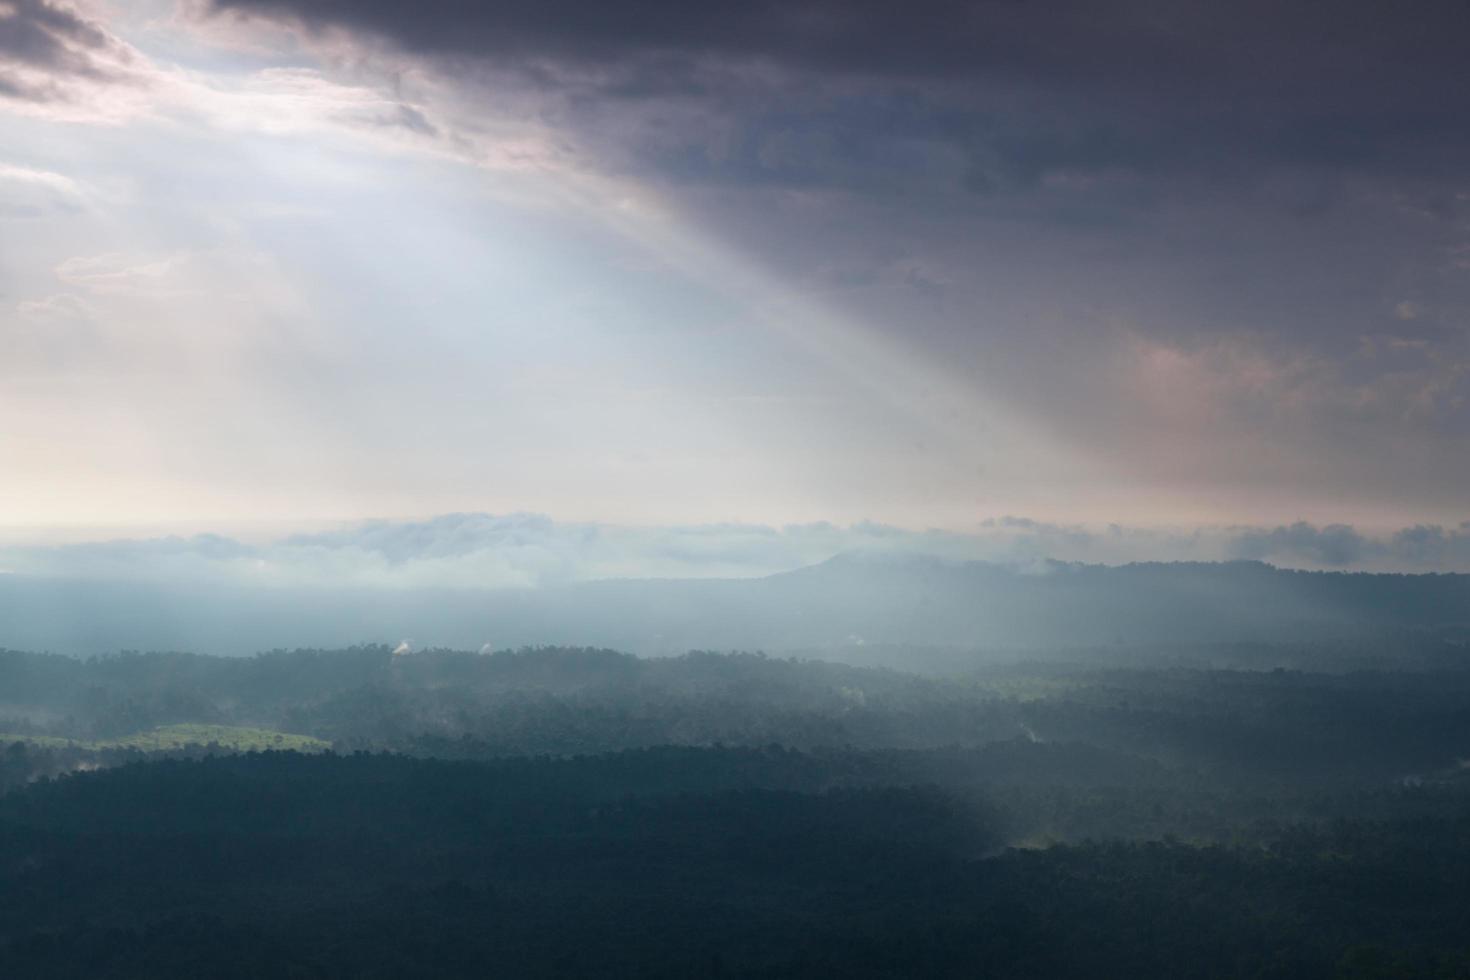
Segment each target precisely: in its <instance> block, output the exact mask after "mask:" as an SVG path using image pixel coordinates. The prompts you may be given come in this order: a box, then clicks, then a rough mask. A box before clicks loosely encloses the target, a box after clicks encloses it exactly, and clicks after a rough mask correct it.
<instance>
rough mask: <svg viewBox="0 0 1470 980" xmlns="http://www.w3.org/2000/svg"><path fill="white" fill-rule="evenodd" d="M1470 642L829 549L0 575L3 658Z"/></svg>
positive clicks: (1336, 612) (1198, 595)
mask: <svg viewBox="0 0 1470 980" xmlns="http://www.w3.org/2000/svg"><path fill="white" fill-rule="evenodd" d="M1406 630H1408V631H1428V632H1446V633H1448V634H1450V635H1455V636H1470V575H1466V574H1456V573H1435V574H1423V575H1407V574H1379V573H1364V572H1351V573H1347V572H1303V571H1292V570H1286V569H1280V568H1276V567H1274V566H1271V565H1267V564H1263V563H1260V562H1252V561H1239V562H1222V563H1204V562H1191V563H1140V564H1130V565H1117V566H1108V565H1084V564H1071V563H1063V562H1051V561H1043V562H1038V563H1036V564H1034V565H1028V566H1010V565H1000V564H992V563H987V562H951V561H947V560H943V559H938V558H929V557H923V556H919V557H912V556H903V557H891V556H884V555H881V554H843V555H838V556H836V557H834V558H832V559H830V560H828V561H825V562H822V563H820V564H817V565H812V566H808V567H805V568H801V569H797V570H795V571H791V572H784V573H780V574H777V575H771V576H767V577H764V578H754V579H627V580H602V581H596V582H587V583H580V584H576V585H567V586H558V587H549V588H542V589H502V590H493V591H474V590H459V591H449V590H417V591H388V590H380V591H373V590H367V589H358V590H354V591H347V590H327V589H300V590H286V589H264V588H261V589H250V590H245V589H225V588H221V587H218V586H210V585H199V586H196V587H192V588H188V589H183V588H164V587H161V586H151V585H146V584H137V583H126V582H84V581H75V580H57V579H50V580H44V579H38V578H24V577H20V576H4V577H0V646H8V647H12V648H25V649H51V650H56V651H59V652H66V653H78V654H89V653H98V652H106V651H110V650H117V649H119V648H133V649H179V650H194V651H198V652H205V653H249V652H253V651H256V650H261V649H270V648H273V647H296V646H309V645H319V646H331V645H343V644H348V643H353V642H361V641H383V640H391V641H393V642H397V640H399V639H400V638H402V639H408V640H410V641H411V642H412V643H414V644H416V645H419V646H430V645H432V646H448V647H455V648H460V649H479V648H480V647H481V646H482V645H483V644H486V643H490V644H492V645H494V646H497V647H504V646H519V645H523V644H526V645H537V644H567V645H587V646H606V647H614V648H617V649H623V650H630V651H635V652H639V653H671V652H682V651H684V650H689V649H764V650H767V651H773V652H778V651H788V650H803V651H812V650H817V651H820V650H829V649H839V648H843V647H855V646H863V645H873V644H888V645H920V646H932V647H964V648H975V649H998V648H1005V649H1013V650H1027V649H1042V648H1058V647H1096V646H1106V645H1160V644H1170V643H1177V644H1209V643H1296V642H1329V641H1335V640H1351V639H1356V638H1361V637H1362V636H1364V635H1365V634H1371V633H1374V632H1387V631H1406Z"/></svg>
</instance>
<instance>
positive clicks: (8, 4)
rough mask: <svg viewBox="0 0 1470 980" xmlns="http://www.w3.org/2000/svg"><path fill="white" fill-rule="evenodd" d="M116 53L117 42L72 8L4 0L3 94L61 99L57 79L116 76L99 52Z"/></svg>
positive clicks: (40, 0)
mask: <svg viewBox="0 0 1470 980" xmlns="http://www.w3.org/2000/svg"><path fill="white" fill-rule="evenodd" d="M104 53H105V54H109V55H111V56H113V57H116V56H117V55H118V54H119V52H118V49H117V45H116V42H115V41H114V39H113V38H112V37H111V36H110V35H108V33H107V32H106V31H104V30H103V29H102V28H101V27H99V26H98V25H96V24H95V23H93V22H92V21H90V20H87V19H86V18H85V17H83V16H82V15H81V14H80V13H78V12H77V11H76V10H74V9H72V8H71V7H66V6H62V5H60V4H54V3H48V2H46V0H0V95H3V96H8V97H11V98H19V99H31V100H38V101H44V100H50V99H53V98H60V97H61V96H62V93H61V92H60V91H59V90H58V88H57V87H56V84H55V82H56V80H57V79H65V78H85V79H90V80H94V81H97V80H105V79H107V78H109V77H111V76H112V72H111V71H110V70H109V69H108V68H107V67H106V65H105V63H104V62H103V61H102V60H99V58H98V57H97V56H98V55H102V54H104Z"/></svg>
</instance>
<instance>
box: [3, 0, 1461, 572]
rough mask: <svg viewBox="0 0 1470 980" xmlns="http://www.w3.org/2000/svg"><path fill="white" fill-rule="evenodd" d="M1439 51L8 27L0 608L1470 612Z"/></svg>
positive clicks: (108, 19)
mask: <svg viewBox="0 0 1470 980" xmlns="http://www.w3.org/2000/svg"><path fill="white" fill-rule="evenodd" d="M1467 36H1470V10H1467V8H1466V7H1465V6H1464V4H1462V3H1450V2H1422V3H1408V4H1401V5H1386V4H1381V3H1365V2H1359V0H1344V2H1334V3H1330V4H1329V3H1326V2H1315V0H1306V2H1300V3H1293V4H1278V3H1267V2H1264V0H1243V2H1235V3H1217V2H1189V0H1184V2H1180V0H1173V2H1162V0H1161V2H1152V0H1102V2H1096V0H1093V2H1082V0H1062V2H1059V3H1053V4H1045V5H1043V4H1023V3H1018V2H1014V0H985V2H971V3H953V2H944V0H913V2H908V3H904V4H896V3H877V2H868V0H855V2H852V0H849V2H836V0H789V2H780V3H776V2H764V0H755V2H747V3H741V4H724V3H709V4H689V3H675V2H671V0H631V2H627V3H619V4H606V3H590V2H587V0H536V2H531V0H507V2H498V3H494V4H465V3H462V2H458V0H421V2H417V3H413V4H404V3H400V2H388V0H354V2H347V0H137V2H121V0H105V2H93V0H89V2H83V3H77V4H69V3H61V2H56V3H52V2H47V0H0V419H3V422H0V544H4V545H5V546H6V547H7V548H8V549H9V551H7V552H0V571H3V570H6V569H7V568H9V569H12V570H13V569H17V568H24V569H35V568H39V567H42V566H46V563H47V562H51V563H53V564H54V563H56V562H62V560H63V558H65V560H66V561H73V560H75V561H83V559H85V561H84V564H85V562H90V561H92V560H93V558H92V557H88V556H89V555H90V553H85V554H84V553H83V552H79V551H77V550H75V549H76V548H77V547H83V546H84V545H86V544H87V543H88V542H92V541H100V540H110V539H115V538H131V539H136V540H137V541H139V542H142V544H141V545H140V547H141V546H145V545H146V547H149V548H155V549H158V548H162V549H163V550H164V551H167V549H168V548H169V547H176V546H175V545H170V544H169V542H171V541H172V542H181V543H182V544H179V545H177V547H182V548H183V549H184V550H185V551H189V552H190V553H193V552H194V551H201V550H202V552H204V553H206V554H208V555H213V556H214V558H211V559H210V560H215V559H217V558H218V557H219V552H218V549H217V548H215V545H214V544H212V542H216V541H228V542H235V543H236V544H239V546H240V547H242V548H255V547H260V548H265V549H267V550H269V551H271V553H272V554H274V553H276V551H279V550H281V549H285V552H288V553H290V554H292V555H299V554H302V553H303V552H301V551H299V550H298V551H291V550H290V549H292V548H299V546H300V541H301V540H302V539H301V535H313V534H314V535H331V534H339V535H340V534H349V535H359V536H362V535H366V536H368V538H370V539H371V540H375V541H376V540H379V539H378V538H372V535H373V534H375V533H377V530H376V529H381V527H383V526H393V527H399V528H410V529H412V528H423V527H432V528H438V529H440V530H442V529H443V527H444V526H446V525H444V524H443V523H442V522H443V521H445V520H448V521H449V523H450V524H454V522H456V521H458V522H460V523H461V524H462V523H464V522H465V521H468V522H469V524H470V525H473V526H474V527H476V528H479V529H480V530H481V531H483V530H484V528H485V527H489V526H493V527H501V526H502V525H506V526H509V525H515V524H516V523H517V522H521V524H524V523H525V522H526V521H530V522H531V525H532V526H535V527H540V528H542V529H543V531H544V530H545V529H547V528H550V529H552V530H551V531H547V532H546V533H547V534H548V535H549V536H550V538H551V539H554V540H555V541H558V542H562V544H558V545H556V548H562V547H564V546H565V542H566V541H579V540H584V539H585V538H586V535H587V534H588V533H589V531H588V529H607V535H610V536H611V537H612V538H613V539H616V540H625V541H633V540H634V539H636V540H637V541H638V542H641V543H639V544H637V545H636V546H634V545H631V544H630V545H628V546H627V547H626V548H624V549H623V550H621V551H618V552H617V555H616V557H608V555H604V554H602V553H600V552H595V551H589V552H587V553H586V554H580V553H579V556H578V557H577V559H576V561H575V562H572V565H565V564H563V565H557V564H556V563H555V562H553V563H552V565H551V566H548V567H551V568H552V569H553V571H551V572H547V571H546V570H545V568H543V566H542V565H540V564H537V563H536V562H533V563H532V565H531V566H530V568H531V570H530V571H526V570H525V569H521V570H520V571H512V572H507V573H505V576H508V577H507V578H506V580H507V581H510V580H516V581H520V580H537V581H539V580H541V579H543V578H545V577H546V576H548V575H550V576H551V577H553V578H558V577H566V576H571V577H579V576H588V575H595V574H617V573H624V572H625V573H630V574H631V573H633V572H642V573H663V572H666V571H669V570H671V569H672V570H675V571H678V570H680V569H684V570H688V569H689V568H693V567H694V566H693V565H691V564H690V563H688V562H684V561H683V559H680V560H678V561H674V562H672V563H670V562H669V561H666V560H665V557H663V556H664V551H663V550H661V549H662V548H663V545H662V544H648V542H664V541H666V540H667V539H668V538H669V537H670V535H672V536H674V537H677V538H678V539H679V540H680V541H693V542H699V541H705V542H708V541H710V540H721V541H724V540H727V537H726V535H727V534H728V532H730V529H732V528H734V529H737V530H736V532H735V533H734V539H736V543H735V544H732V545H731V547H732V548H734V549H735V550H734V551H733V552H730V553H725V552H721V557H719V558H718V559H711V560H710V561H709V562H708V563H706V564H703V565H700V567H701V568H703V569H704V570H705V571H706V572H710V573H713V572H714V571H719V572H721V573H723V572H727V571H730V570H732V569H734V570H738V569H742V568H743V569H747V570H755V569H757V568H759V569H769V570H775V569H778V568H780V567H787V566H790V565H792V564H795V563H798V562H799V561H805V560H808V559H814V560H820V558H821V557H824V556H825V555H826V554H827V553H828V552H830V551H831V550H833V549H838V548H845V547H848V546H850V545H852V544H853V543H855V542H856V543H858V544H862V543H864V542H867V543H871V541H870V539H871V538H873V537H874V535H875V534H877V535H878V536H880V537H881V536H882V535H888V536H889V538H890V539H891V538H892V537H893V536H894V535H897V536H898V537H900V538H902V539H903V540H904V541H906V542H908V544H907V545H905V547H910V546H911V547H912V548H913V549H914V550H925V549H928V550H939V551H946V549H949V551H952V552H953V553H955V554H957V555H959V554H962V555H966V556H978V557H985V556H992V555H997V554H1000V555H1033V554H1036V553H1041V552H1046V553H1050V554H1054V555H1055V556H1057V557H1064V558H1069V559H1077V560H1107V561H1112V560H1137V559H1148V558H1161V559H1169V558H1179V557H1184V558H1210V559H1213V558H1229V557H1248V558H1261V559H1264V560H1273V561H1278V562H1283V563H1288V564H1298V565H1302V566H1303V567H1383V568H1393V569H1400V568H1402V569H1413V570H1432V569H1442V570H1450V569H1462V570H1465V569H1470V547H1467V545H1466V540H1467V536H1470V524H1467V523H1466V522H1467V521H1470V400H1467V399H1470V178H1467V177H1466V175H1467V174H1470V84H1466V83H1467V81H1470V78H1467V77H1466V76H1467V74H1470V72H1467V70H1466V69H1465V68H1464V66H1463V61H1464V58H1463V51H1464V43H1463V42H1464V41H1465V39H1466V38H1467ZM441 515H460V516H459V517H454V518H443V517H442V516H441ZM465 515H468V516H467V517H466V516H465ZM488 515H501V516H499V517H491V516H488ZM507 515H512V516H507ZM527 515H529V516H527ZM543 515H544V516H543ZM436 520H438V521H440V522H441V523H435V522H436ZM367 521H387V522H390V523H389V525H383V524H363V523H362V522H367ZM538 521H539V522H544V523H542V524H537V523H536V522H538ZM486 522H489V523H488V524H486ZM507 522H509V523H508V524H507ZM1027 522H1029V523H1027ZM812 528H817V529H818V530H816V531H812V530H810V529H812ZM739 529H745V530H739ZM752 529H753V530H752ZM803 529H807V530H803ZM823 529H826V530H823ZM874 529H878V531H874ZM747 532H748V533H747ZM879 532H881V533H879ZM477 533H479V532H477ZM487 533H488V532H487ZM526 533H529V532H526ZM538 533H540V532H538ZM498 534H500V532H499V531H496V532H494V533H492V534H491V538H492V539H493V540H495V541H500V540H502V538H500V537H496V535H498ZM750 534H753V535H754V536H755V537H754V540H758V541H765V542H767V543H769V541H771V540H776V541H779V542H784V543H782V544H780V546H779V547H776V548H775V550H774V551H770V550H769V549H768V550H767V551H763V552H761V554H762V555H764V556H765V557H762V558H760V559H759V560H751V561H746V560H745V559H743V558H740V557H739V556H740V555H748V554H749V552H747V551H742V550H741V548H743V547H745V546H744V545H741V544H739V542H740V541H745V540H746V538H747V537H748V536H749V535H750ZM196 535H204V537H196ZM211 535H212V536H211ZM579 535H580V536H581V537H579ZM619 535H623V537H619ZM772 535H774V536H775V538H774V539H772V538H771V536H772ZM410 537H412V535H410ZM431 537H432V536H431ZM323 540H324V539H323ZM414 540H422V537H420V538H414ZM201 542H202V543H201ZM240 542H245V543H244V544H240ZM814 542H815V543H814ZM944 542H949V544H945V543H944ZM955 542H958V543H955ZM1017 542H1020V543H1019V544H1018V543H1017ZM338 544H342V542H341V541H340V540H339V541H338ZM313 547H316V548H317V551H313V552H312V553H313V554H317V553H318V552H319V551H320V549H321V547H326V545H323V544H322V542H321V541H320V540H319V541H318V542H317V544H316V545H314V546H313ZM331 547H333V548H335V547H337V545H332V546H331ZM353 547H356V545H353ZM496 547H499V546H498V545H497V546H496ZM680 547H681V548H683V547H684V546H683V545H681V546H680ZM212 548H214V549H215V550H211V549H212ZM38 549H39V550H38ZM69 549H70V550H69ZM273 549H274V550H273ZM369 550H371V549H369ZM552 550H553V551H555V550H556V549H555V548H553V549H552ZM676 550H677V549H676ZM148 553H149V554H154V553H155V552H148ZM679 553H680V554H684V553H685V552H684V551H679ZM693 553H698V554H703V552H700V551H699V548H698V547H695V551H694V552H693ZM351 554H357V552H352V553H351ZM496 554H500V552H496ZM731 555H735V556H736V557H733V558H732V557H730V556H731ZM237 557H239V555H237ZM359 557H360V555H359ZM431 557H432V555H431ZM242 560H243V559H242ZM264 560H265V559H264V558H262V557H261V556H260V555H259V554H256V553H254V552H252V553H251V554H250V556H249V558H248V561H250V562H256V561H264ZM496 560H497V561H499V560H500V559H496ZM538 561H539V559H538ZM288 564H289V563H288ZM695 564H698V563H695ZM573 566H575V569H576V571H569V570H568V569H570V568H572V567H573ZM47 567H50V566H47ZM67 567H71V566H67ZM86 567H91V566H86ZM251 567H254V566H251ZM331 567H344V566H342V564H341V563H340V562H336V563H334V564H333V565H331ZM436 567H438V566H436ZM497 567H499V566H497ZM311 568H312V569H313V571H311V572H310V574H311V575H316V574H318V572H317V571H315V569H317V568H318V566H317V565H315V564H313V565H311ZM556 569H560V570H556ZM610 569H611V570H612V571H611V572H609V570H610ZM619 570H621V572H620V571H619ZM303 574H305V573H303ZM344 574H345V573H344ZM362 574H372V573H371V571H370V570H369V571H365V572H363V573H362ZM426 574H427V573H426ZM433 574H436V575H437V574H439V573H438V572H434V573H433ZM462 574H463V575H466V576H471V577H473V576H477V575H484V576H488V577H489V578H493V579H495V580H496V581H500V580H501V579H500V578H496V576H497V575H498V574H499V573H498V572H492V571H489V570H487V569H486V568H481V567H480V566H475V567H474V568H467V569H464V570H462ZM503 577H504V576H503Z"/></svg>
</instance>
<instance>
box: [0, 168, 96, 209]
mask: <svg viewBox="0 0 1470 980" xmlns="http://www.w3.org/2000/svg"><path fill="white" fill-rule="evenodd" d="M86 198H87V193H86V189H85V188H84V187H83V185H82V184H80V183H79V182H77V181H75V180H73V179H72V178H70V177H67V176H66V175H64V174H58V173H54V172H52V171H50V170H37V169H34V168H31V167H20V166H16V165H14V164H8V163H4V162H0V217H3V218H33V217H42V216H45V215H48V214H56V213H68V212H76V211H80V210H81V209H82V208H83V207H84V206H85V203H86Z"/></svg>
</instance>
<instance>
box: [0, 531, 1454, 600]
mask: <svg viewBox="0 0 1470 980" xmlns="http://www.w3.org/2000/svg"><path fill="white" fill-rule="evenodd" d="M838 554H879V555H888V556H935V557H940V558H945V559H949V560H955V561H972V560H980V561H992V562H1001V563H1005V564H1010V565H1014V566H1018V567H1022V568H1034V567H1041V566H1042V565H1043V564H1044V561H1045V560H1046V559H1058V560H1064V561H1083V562H1095V563H1104V564H1122V563H1127V562H1131V561H1217V560H1227V559H1229V560H1239V559H1247V560H1257V561H1269V562H1271V563H1273V564H1278V565H1285V566H1289V567H1301V568H1336V569H1344V568H1362V569H1374V570H1390V571H1393V570H1398V571H1435V570H1439V571H1451V570H1460V571H1466V570H1470V522H1467V523H1466V524H1463V525H1461V526H1459V527H1456V528H1448V529H1446V528H1444V527H1440V526H1417V527H1411V528H1404V529H1402V530H1399V531H1397V532H1394V533H1392V534H1389V535H1386V536H1375V535H1368V534H1363V533H1360V532H1358V531H1357V530H1355V529H1354V528H1352V527H1349V526H1346V525H1326V526H1321V527H1319V526H1316V525H1312V524H1309V523H1306V522H1299V523H1297V524H1294V525H1290V526H1281V527H1275V528H1239V527H1237V528H1208V527H1206V528H1194V529H1173V530H1171V529H1158V528H1127V527H1122V526H1119V525H1112V526H1110V527H1107V528H1102V529H1095V530H1089V529H1085V528H1082V527H1063V526H1057V525H1052V524H1048V523H1046V522H1040V521H1034V520H1030V519H1028V518H1017V517H1003V518H996V519H992V520H987V521H984V522H982V523H981V524H980V525H979V526H977V527H976V528H975V529H974V530H973V531H972V532H969V533H962V532H952V531H933V530H930V531H914V530H907V529H903V528H897V527H892V526H888V525H881V524H870V523H859V524H853V525H849V526H839V525H834V524H827V523H816V524H798V525H788V526H785V527H770V526H765V525H755V524H710V525H690V526H667V527H630V526H620V525H610V524H578V523H569V524H568V523H559V522H555V521H552V520H551V519H549V518H547V517H545V516H542V515H535V514H509V515H500V516H497V515H491V514H448V515H443V516H440V517H436V518H432V519H429V520H425V521H407V522H395V521H373V522H367V523H363V524H358V525H352V526H345V527H341V528H337V529H333V530H327V531H321V532H316V533H311V534H298V535H292V536H290V537H286V538H283V539H280V540H276V541H273V542H266V543H261V544H246V543H242V542H239V541H236V540H233V539H230V538H226V537H221V536H218V535H198V536H195V537H191V538H181V537H167V538H156V539H149V540H119V541H100V542H95V543H82V544H69V545H60V546H49V547H48V546H27V547H10V548H3V549H0V567H4V568H5V569H7V570H9V571H11V572H18V573H22V574H30V575H39V576H46V577H53V578H73V579H87V580H96V581H116V580H126V581H132V582H139V581H149V582H162V583H168V584H175V585H187V584H206V583H213V584H225V585H235V586H261V587H278V588H378V589H421V588H440V589H471V590H475V589H495V588H528V587H537V586H548V585H560V584H566V583H571V582H580V581H589V580H596V579H621V578H712V577H714V578H746V577H754V576H761V575H769V574H773V573H777V572H783V571H789V570H792V569H795V568H801V567H804V566H808V565H813V564H817V563H819V562H822V561H825V560H827V559H829V558H831V557H833V556H835V555H838Z"/></svg>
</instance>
